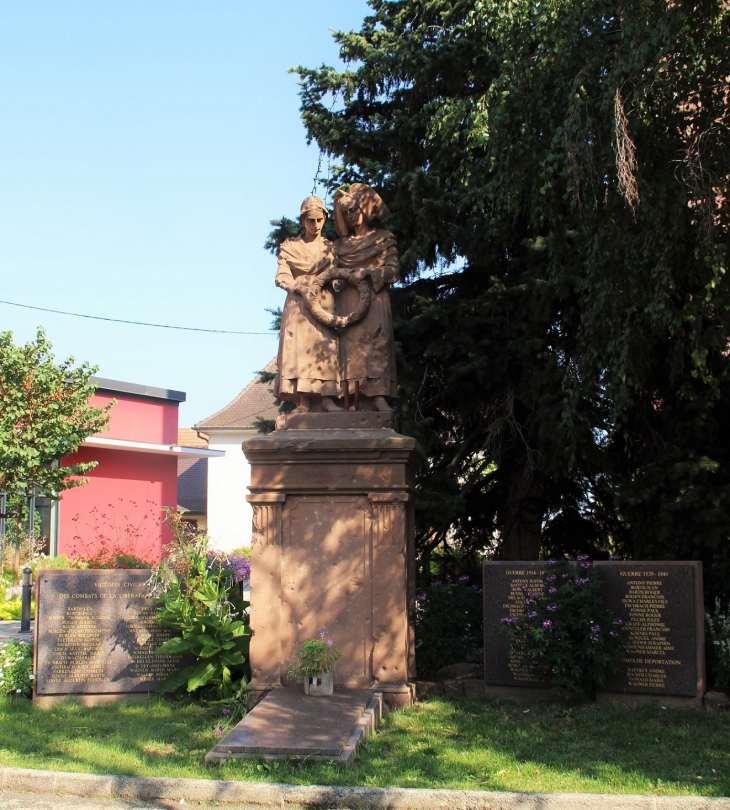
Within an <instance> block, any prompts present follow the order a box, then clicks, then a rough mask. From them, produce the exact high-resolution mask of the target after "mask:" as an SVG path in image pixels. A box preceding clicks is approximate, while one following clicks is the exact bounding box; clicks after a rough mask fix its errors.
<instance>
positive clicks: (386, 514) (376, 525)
mask: <svg viewBox="0 0 730 810" xmlns="http://www.w3.org/2000/svg"><path fill="white" fill-rule="evenodd" d="M409 499H410V495H409V493H408V492H403V491H400V492H370V493H368V500H369V501H370V503H371V504H372V527H373V528H372V531H373V538H372V543H373V545H372V553H373V621H372V628H373V629H372V632H373V642H374V646H373V677H374V679H375V683H374V685H373V688H375V689H378V690H380V691H384V692H388V693H392V694H390V695H389V697H390V700H391V702H404V700H407V699H405V698H398V694H399V693H401V692H402V693H404V695H406V694H409V692H410V689H409V687H408V680H409V657H410V656H409V650H410V647H411V643H412V639H411V637H410V622H409V604H408V601H409V599H408V596H409V587H408V586H409V559H408V534H409V526H408V523H409V521H408V513H407V507H406V504H407V503H408V501H409Z"/></svg>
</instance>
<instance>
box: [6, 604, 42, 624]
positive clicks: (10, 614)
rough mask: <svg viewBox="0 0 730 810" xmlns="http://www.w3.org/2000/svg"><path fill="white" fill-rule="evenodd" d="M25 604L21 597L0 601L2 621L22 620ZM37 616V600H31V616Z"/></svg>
mask: <svg viewBox="0 0 730 810" xmlns="http://www.w3.org/2000/svg"><path fill="white" fill-rule="evenodd" d="M22 609H23V605H22V602H21V601H20V599H8V600H7V601H6V602H0V622H10V621H16V622H17V621H20V618H21V613H22ZM33 616H35V602H34V601H33V600H32V599H31V602H30V617H31V619H32V618H33Z"/></svg>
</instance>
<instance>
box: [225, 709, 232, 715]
mask: <svg viewBox="0 0 730 810" xmlns="http://www.w3.org/2000/svg"><path fill="white" fill-rule="evenodd" d="M230 713H231V710H230V709H223V714H230Z"/></svg>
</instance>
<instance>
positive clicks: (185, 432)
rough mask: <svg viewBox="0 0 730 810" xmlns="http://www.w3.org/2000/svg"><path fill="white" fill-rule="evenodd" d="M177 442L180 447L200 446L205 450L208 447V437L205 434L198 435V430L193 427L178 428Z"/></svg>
mask: <svg viewBox="0 0 730 810" xmlns="http://www.w3.org/2000/svg"><path fill="white" fill-rule="evenodd" d="M177 443H178V444H179V445H180V447H198V448H202V449H203V450H207V449H208V437H207V436H206V435H205V434H203V435H202V436H198V431H197V430H195V429H193V428H178V429H177Z"/></svg>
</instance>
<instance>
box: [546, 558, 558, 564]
mask: <svg viewBox="0 0 730 810" xmlns="http://www.w3.org/2000/svg"><path fill="white" fill-rule="evenodd" d="M557 562H558V561H557V560H556V559H555V558H554V557H551V558H550V559H549V560H548V561H547V563H548V565H556V564H557Z"/></svg>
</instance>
